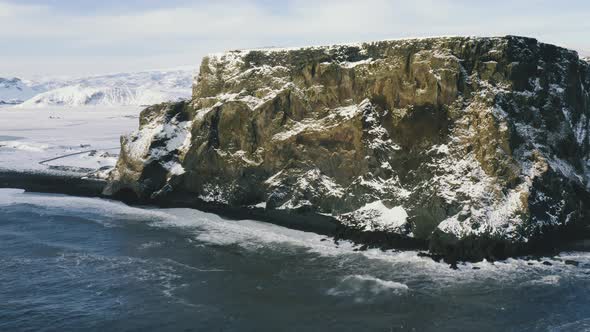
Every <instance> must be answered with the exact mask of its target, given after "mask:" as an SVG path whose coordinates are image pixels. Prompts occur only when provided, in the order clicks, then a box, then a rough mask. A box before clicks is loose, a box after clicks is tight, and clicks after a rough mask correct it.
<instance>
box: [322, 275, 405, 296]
mask: <svg viewBox="0 0 590 332" xmlns="http://www.w3.org/2000/svg"><path fill="white" fill-rule="evenodd" d="M409 290H410V288H409V287H408V285H406V284H404V283H401V282H396V281H391V280H384V279H380V278H377V277H373V276H370V275H349V276H346V277H344V278H343V279H342V280H341V281H340V283H339V284H338V285H337V286H336V287H334V288H330V289H328V291H327V292H326V293H327V294H328V295H332V296H353V297H354V301H355V302H368V301H371V300H373V299H375V297H376V296H379V295H386V296H391V295H402V294H405V293H407V292H408V291H409Z"/></svg>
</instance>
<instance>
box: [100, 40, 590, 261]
mask: <svg viewBox="0 0 590 332" xmlns="http://www.w3.org/2000/svg"><path fill="white" fill-rule="evenodd" d="M589 117H590V64H588V63H587V62H585V61H582V60H581V59H580V58H579V57H578V55H577V53H576V52H574V51H570V50H566V49H563V48H559V47H556V46H553V45H548V44H543V43H539V42H537V41H536V40H534V39H529V38H522V37H512V36H508V37H499V38H468V37H449V38H428V39H411V40H395V41H381V42H371V43H363V44H351V45H337V46H327V47H309V48H300V49H266V50H249V51H231V52H227V53H224V54H218V55H211V56H209V57H206V58H204V59H203V62H202V64H201V68H200V73H199V76H198V79H197V81H196V83H195V84H194V86H193V97H192V100H191V101H189V102H180V103H174V104H161V105H155V106H152V107H149V108H147V109H146V110H144V111H143V112H142V114H141V120H140V127H139V130H138V131H136V132H134V133H133V134H131V135H130V136H127V137H123V138H122V150H121V156H120V159H119V162H118V164H117V167H116V169H115V171H113V173H112V174H111V179H110V184H109V186H108V187H107V189H106V191H105V192H106V193H107V194H111V195H119V196H126V197H130V196H133V197H134V198H137V199H140V200H142V201H154V202H157V201H160V200H165V199H166V198H167V197H171V196H172V195H175V196H176V197H178V196H179V195H181V196H186V197H192V198H196V199H198V200H199V201H201V202H210V203H212V204H218V205H219V204H221V205H224V206H228V207H251V206H254V207H257V208H260V209H262V208H263V209H265V210H266V211H269V212H271V211H278V210H279V211H285V212H292V215H293V218H297V216H298V215H299V214H302V213H307V214H309V213H315V214H319V215H327V216H329V217H331V218H333V220H334V221H336V222H337V223H338V224H339V225H341V226H342V227H341V231H340V232H341V234H355V235H354V236H356V237H357V238H364V239H371V238H374V237H371V236H365V235H374V234H381V235H384V236H385V237H380V239H386V240H385V241H387V239H413V240H416V241H422V242H423V243H427V244H428V246H429V247H430V249H431V250H432V251H433V252H435V253H442V254H444V255H446V256H448V257H453V258H464V259H481V258H499V257H504V256H506V255H514V254H519V253H524V252H526V251H527V250H529V249H531V248H533V247H538V246H539V245H541V246H543V245H544V241H550V240H549V239H550V238H551V237H552V235H557V234H559V235H557V236H558V237H559V236H562V235H563V233H561V232H560V231H562V230H569V231H570V233H572V232H574V233H578V232H580V231H584V230H586V228H585V227H586V225H585V224H588V223H589V222H588V221H587V220H588V219H587V218H588V212H589V211H588V209H589V206H590V199H589V197H590V196H589V194H588V188H589V185H590V184H589V180H590V173H589V167H590V162H589V159H590V145H589V144H590V141H589V136H588V126H589V122H588V121H589ZM380 241H383V240H380ZM392 241H393V240H392Z"/></svg>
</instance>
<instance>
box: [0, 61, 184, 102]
mask: <svg viewBox="0 0 590 332" xmlns="http://www.w3.org/2000/svg"><path fill="white" fill-rule="evenodd" d="M192 82H193V71H192V70H186V69H176V70H160V71H144V72H136V73H118V74H109V75H101V76H91V77H84V78H77V79H46V80H40V81H25V80H21V79H19V78H10V79H4V78H0V104H13V105H17V104H20V106H21V107H47V106H89V105H105V106H127V105H151V104H156V103H160V102H164V101H177V100H181V99H187V98H190V95H191V86H192Z"/></svg>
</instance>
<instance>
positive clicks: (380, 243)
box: [0, 170, 590, 268]
mask: <svg viewBox="0 0 590 332" xmlns="http://www.w3.org/2000/svg"><path fill="white" fill-rule="evenodd" d="M106 184H107V181H106V180H102V179H96V178H88V177H84V176H83V174H76V173H61V174H60V173H49V172H33V171H16V170H0V188H12V189H23V190H25V191H26V192H38V193H51V194H63V195H70V196H81V197H89V198H102V199H109V200H114V201H119V202H122V203H124V204H127V205H129V206H144V207H145V206H153V207H158V208H189V209H196V210H199V211H203V212H208V213H214V214H217V215H219V216H221V217H223V218H226V219H229V220H235V221H239V220H245V219H249V220H256V221H262V222H267V223H270V224H274V225H278V226H282V227H286V228H290V229H294V230H299V231H304V232H313V233H316V234H319V235H323V236H326V237H327V238H326V240H332V241H334V243H336V244H338V242H339V241H340V240H348V241H351V242H353V243H355V244H356V245H358V246H359V248H358V249H357V250H361V251H362V250H366V249H369V248H377V249H381V250H384V251H385V250H400V251H403V250H416V251H419V252H420V255H421V256H426V257H430V258H432V259H433V260H435V261H444V262H446V263H448V264H450V265H451V267H452V268H456V267H457V264H458V263H460V262H467V261H471V262H476V261H482V260H484V259H486V260H488V261H496V260H504V259H507V258H510V257H514V258H516V257H518V258H521V259H530V260H539V259H540V258H542V257H547V256H553V255H556V254H558V253H559V252H563V251H568V250H578V251H590V231H589V232H588V233H586V234H584V235H582V236H580V234H574V233H573V232H572V231H571V230H567V229H566V230H563V231H562V232H559V235H558V236H555V235H554V236H551V237H550V238H544V239H539V240H538V241H535V242H536V243H535V245H532V246H530V247H526V248H525V247H520V246H518V245H515V246H514V247H512V248H506V249H507V250H506V252H504V253H498V254H497V255H491V256H488V255H483V256H482V257H479V258H478V259H473V258H471V259H469V258H466V257H461V256H462V255H460V254H459V255H457V254H456V250H457V249H464V248H463V247H464V246H465V245H466V243H460V244H456V247H455V248H448V251H446V252H445V251H443V252H440V250H436V251H433V250H432V249H433V248H432V244H431V243H429V241H428V240H419V239H412V238H407V237H402V236H399V235H396V234H391V233H385V232H363V231H360V230H356V229H350V228H347V227H344V226H342V225H341V224H340V223H338V222H337V221H336V220H335V219H334V218H332V217H330V216H326V215H321V214H317V213H313V212H310V211H305V210H296V211H282V210H269V211H267V210H265V209H264V208H256V207H228V206H226V205H223V204H219V203H210V202H205V201H202V200H200V199H198V198H196V197H195V198H191V195H190V193H187V194H182V193H177V194H175V195H173V196H170V197H167V198H166V199H157V200H149V201H138V200H129V199H126V198H125V197H117V196H107V195H104V194H103V193H102V191H103V189H104V187H105V186H106ZM328 238H329V239H328ZM489 240H490V239H482V240H477V239H475V240H474V239H468V240H467V241H471V242H468V244H469V245H470V246H473V247H477V243H478V242H480V241H489ZM503 245H507V244H506V243H504V244H503ZM480 250H483V251H482V252H484V251H485V248H480Z"/></svg>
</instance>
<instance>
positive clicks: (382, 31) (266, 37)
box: [0, 0, 590, 78]
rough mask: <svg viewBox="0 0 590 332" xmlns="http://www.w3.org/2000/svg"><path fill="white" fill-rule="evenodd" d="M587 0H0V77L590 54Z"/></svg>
mask: <svg viewBox="0 0 590 332" xmlns="http://www.w3.org/2000/svg"><path fill="white" fill-rule="evenodd" d="M589 17H590V1H587V0H570V1H567V0H563V1H555V0H551V1H546V0H510V1H508V0H495V1H475V0H413V1H407V0H360V1H359V0H285V1H280V0H274V1H273V0H241V1H237V0H217V1H205V0H196V1H195V0H194V1H186V0H160V1H156V0H101V1H97V0H91V1H87V0H0V45H1V51H0V77H6V76H17V77H21V78H41V77H47V76H86V75H94V74H103V73H113V72H128V71H140V70H149V69H164V68H176V67H186V68H189V67H194V68H197V67H198V65H199V63H200V60H201V58H202V57H203V56H204V55H206V54H208V53H215V52H221V51H226V50H231V49H243V48H259V47H287V46H288V47H291V46H305V45H321V44H334V43H343V42H358V41H371V40H380V39H395V38H406V37H424V36H443V35H444V36H448V35H476V36H500V35H507V34H511V35H523V36H529V37H535V38H537V39H539V40H541V41H543V42H548V43H553V44H557V45H560V46H564V47H568V48H572V49H575V50H577V51H578V52H579V53H580V54H582V55H590V19H588V18H589Z"/></svg>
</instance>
